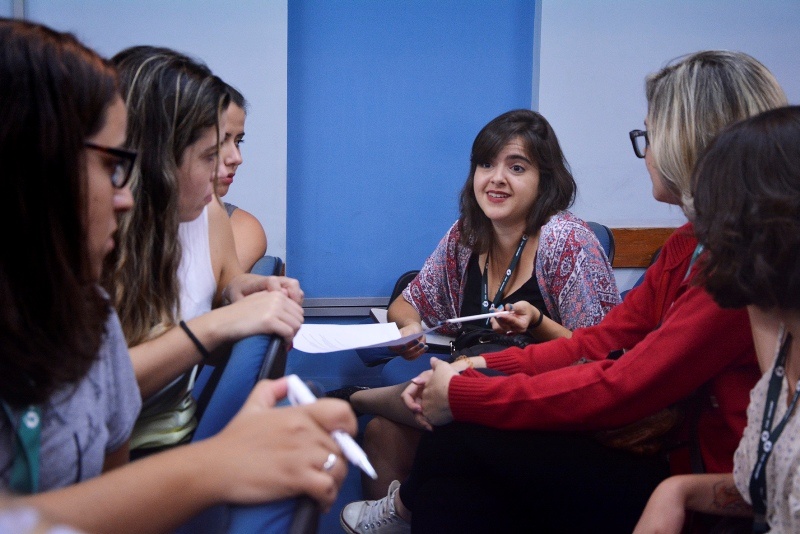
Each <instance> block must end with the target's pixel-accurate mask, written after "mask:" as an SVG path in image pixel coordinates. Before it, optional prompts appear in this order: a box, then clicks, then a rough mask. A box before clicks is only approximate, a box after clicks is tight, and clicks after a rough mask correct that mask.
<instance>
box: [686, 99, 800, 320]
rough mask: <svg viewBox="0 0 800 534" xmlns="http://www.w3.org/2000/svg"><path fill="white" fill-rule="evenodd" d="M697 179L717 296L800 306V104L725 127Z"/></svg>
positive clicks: (710, 281) (707, 265)
mask: <svg viewBox="0 0 800 534" xmlns="http://www.w3.org/2000/svg"><path fill="white" fill-rule="evenodd" d="M692 182H693V189H694V198H695V209H696V212H697V216H696V219H695V232H696V234H697V237H698V239H699V241H700V242H701V243H702V244H704V245H705V247H706V249H707V254H706V255H705V258H704V260H703V264H702V271H701V279H700V280H701V281H702V282H703V283H704V284H705V286H706V288H707V289H708V291H709V293H711V295H712V296H713V297H714V300H716V301H717V303H719V305H720V306H723V307H728V308H733V307H741V306H746V305H751V304H752V305H755V306H758V307H760V308H764V309H771V308H781V309H786V310H800V106H790V107H782V108H777V109H774V110H771V111H766V112H764V113H761V114H760V115H756V116H755V117H752V118H749V119H746V120H744V121H741V122H738V123H736V124H734V125H732V126H730V127H729V128H727V129H726V130H724V131H723V133H721V134H720V135H719V137H717V139H716V140H715V141H714V142H713V143H712V144H711V145H710V147H709V149H708V151H707V152H706V153H705V154H704V156H703V157H702V158H701V159H700V161H699V162H698V165H697V168H696V169H695V172H694V175H693V177H692Z"/></svg>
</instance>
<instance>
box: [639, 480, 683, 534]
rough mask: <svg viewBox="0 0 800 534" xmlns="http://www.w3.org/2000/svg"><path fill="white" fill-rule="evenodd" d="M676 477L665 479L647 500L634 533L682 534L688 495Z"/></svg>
mask: <svg viewBox="0 0 800 534" xmlns="http://www.w3.org/2000/svg"><path fill="white" fill-rule="evenodd" d="M678 482H679V481H678V479H677V478H676V477H671V478H668V479H666V480H664V481H663V482H662V483H661V484H659V485H658V487H657V488H656V489H655V491H654V492H653V494H652V495H651V496H650V500H648V501H647V506H645V509H644V512H642V516H641V517H640V518H639V522H638V523H637V524H636V529H635V530H634V531H633V532H634V534H668V533H674V534H680V532H682V531H683V523H684V521H685V520H686V508H685V507H686V499H687V497H686V495H684V492H683V491H682V489H681V486H680V484H679V483H678Z"/></svg>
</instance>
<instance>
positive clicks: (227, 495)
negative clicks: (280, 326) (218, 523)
mask: <svg viewBox="0 0 800 534" xmlns="http://www.w3.org/2000/svg"><path fill="white" fill-rule="evenodd" d="M286 391H287V386H286V380H285V379H279V380H275V381H269V380H264V381H262V382H260V383H259V384H257V385H256V387H255V389H254V390H253V392H252V393H251V394H250V397H249V398H248V399H247V401H246V402H245V404H244V406H243V407H242V409H241V410H240V411H239V413H238V414H237V415H236V416H235V417H234V418H233V419H232V420H231V422H230V423H228V425H227V426H226V427H225V428H224V429H223V430H222V431H221V432H220V433H219V434H218V435H216V436H214V437H212V438H209V439H207V440H204V441H201V442H199V443H197V447H202V448H203V451H204V454H205V455H206V456H205V461H204V462H203V469H202V471H203V472H204V473H205V475H206V476H207V477H208V483H209V484H213V485H214V487H215V490H217V491H218V492H219V493H218V494H217V498H218V499H219V502H234V503H238V504H254V503H263V502H271V501H276V500H279V499H285V498H288V497H296V496H299V495H303V494H306V495H309V496H310V497H312V498H313V499H314V500H316V501H317V502H319V504H320V506H321V507H322V509H323V510H326V511H327V510H328V509H329V508H330V507H331V505H332V504H333V503H334V501H335V500H336V495H337V493H338V491H339V488H340V487H341V484H342V481H343V480H344V478H345V476H346V475H347V460H346V459H345V458H344V457H343V456H342V452H341V450H340V449H339V446H338V445H337V444H336V442H335V441H334V440H333V438H331V436H330V433H331V431H333V430H343V431H345V432H347V433H348V434H351V435H355V432H356V430H357V423H356V419H355V415H353V411H352V410H351V409H350V406H349V405H348V404H347V403H346V402H344V401H341V400H338V399H320V400H319V401H318V402H315V403H313V404H309V405H305V406H297V407H283V408H275V407H274V406H275V403H276V402H277V401H278V400H280V399H282V398H283V397H285V396H286ZM331 454H333V455H335V456H334V457H333V458H335V460H333V463H332V466H330V468H327V469H326V468H325V467H324V466H325V464H326V462H327V463H330V462H329V458H330V455H331Z"/></svg>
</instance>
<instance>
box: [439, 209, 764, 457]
mask: <svg viewBox="0 0 800 534" xmlns="http://www.w3.org/2000/svg"><path fill="white" fill-rule="evenodd" d="M696 245H697V241H696V239H695V238H694V235H693V233H692V226H691V224H686V225H684V226H683V227H681V228H679V229H678V230H676V231H675V233H674V234H673V235H672V237H670V238H669V240H667V242H666V243H665V245H664V247H663V249H662V252H661V254H660V256H659V258H658V260H657V261H656V263H654V264H653V265H652V266H651V267H650V268H649V269H648V270H647V274H646V275H645V279H644V281H643V282H642V284H641V285H640V286H639V287H637V288H635V289H633V290H631V292H630V293H629V294H628V295H627V297H626V298H625V300H624V301H623V303H622V304H620V305H618V306H617V307H615V308H614V309H612V310H611V311H610V312H609V314H608V315H606V317H605V319H603V321H602V322H601V323H600V324H598V325H596V326H593V327H589V328H583V329H579V330H576V331H575V332H574V333H573V336H572V338H571V339H557V340H554V341H550V342H548V343H543V344H539V345H531V346H529V347H527V348H525V349H509V350H505V351H502V352H496V353H493V354H486V355H484V357H485V358H486V362H487V365H488V367H490V368H493V369H497V370H500V371H503V372H505V373H507V374H508V375H510V376H505V377H486V376H484V375H482V374H480V373H477V372H475V371H472V370H467V371H465V372H464V373H463V374H461V375H459V376H455V377H454V378H453V379H452V380H451V382H450V387H449V401H450V408H451V410H452V412H453V417H454V418H455V420H456V421H464V422H472V423H478V424H482V425H486V426H490V427H495V428H507V429H535V430H598V429H607V428H614V427H619V426H622V425H625V424H628V423H631V422H634V421H636V420H638V419H640V418H642V417H644V416H647V415H650V414H652V413H655V412H656V411H658V410H660V409H662V408H664V407H666V406H668V405H670V404H672V403H674V402H676V401H679V400H681V399H684V398H687V397H688V396H689V395H690V394H691V393H693V392H694V391H696V390H698V389H699V388H700V387H701V386H706V389H705V390H706V392H707V393H706V394H705V395H704V396H703V397H704V398H705V399H706V402H704V406H703V409H702V412H701V414H700V419H699V434H698V435H699V442H700V448H701V451H702V453H703V460H704V462H705V466H706V470H707V471H709V472H730V471H731V470H732V468H733V452H734V451H735V449H736V446H737V444H738V442H739V439H740V437H741V435H742V432H743V430H744V427H745V424H746V422H747V417H746V408H747V404H748V402H749V392H750V389H752V388H753V386H755V383H756V381H757V380H758V378H759V376H760V371H759V369H758V364H757V362H756V357H755V349H754V348H753V340H752V336H751V332H750V323H749V320H748V317H747V312H746V311H745V310H744V309H737V310H725V309H722V308H720V307H719V306H717V305H716V304H715V303H714V301H713V299H712V298H711V296H710V295H709V294H708V293H707V292H706V291H705V290H703V289H702V288H701V287H699V286H696V285H692V284H691V280H692V279H693V278H694V276H695V273H696V269H694V270H693V272H692V275H691V276H690V277H689V280H688V281H686V280H684V277H685V275H686V271H687V269H688V268H689V264H690V260H691V256H692V252H693V251H694V249H695V246H696ZM659 325H660V326H659ZM618 349H625V350H626V352H625V354H624V355H623V356H622V357H621V358H619V359H618V360H611V359H607V356H608V354H609V353H610V352H612V351H616V350H618ZM580 358H586V359H589V360H592V361H591V362H589V363H586V364H583V365H572V364H573V363H575V362H576V361H577V360H578V359H580ZM709 401H710V402H709ZM684 432H687V429H686V428H685V429H684ZM684 452H685V453H686V455H685V457H684V458H681V454H680V453H679V454H675V455H673V457H672V458H671V460H672V468H673V472H675V473H681V472H689V465H688V450H684Z"/></svg>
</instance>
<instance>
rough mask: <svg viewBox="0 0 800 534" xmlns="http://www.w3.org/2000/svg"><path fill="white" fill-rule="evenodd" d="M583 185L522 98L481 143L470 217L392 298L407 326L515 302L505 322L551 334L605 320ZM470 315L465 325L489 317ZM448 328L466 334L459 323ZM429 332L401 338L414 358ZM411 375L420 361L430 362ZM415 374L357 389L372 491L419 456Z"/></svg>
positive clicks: (473, 160) (605, 265)
mask: <svg viewBox="0 0 800 534" xmlns="http://www.w3.org/2000/svg"><path fill="white" fill-rule="evenodd" d="M576 191H577V186H576V184H575V179H574V178H573V176H572V173H571V172H570V170H569V165H568V164H567V160H566V158H565V157H564V154H563V151H562V150H561V145H560V143H559V142H558V137H557V136H556V133H555V131H554V130H553V128H552V126H551V125H550V123H549V122H548V121H547V119H545V118H544V117H543V116H542V115H541V114H540V113H537V112H535V111H531V110H529V109H515V110H511V111H508V112H506V113H503V114H502V115H499V116H498V117H495V118H494V119H492V120H491V121H489V123H488V124H486V125H485V126H484V127H483V128H482V129H481V130H480V132H478V135H477V136H476V137H475V140H474V142H473V144H472V151H471V157H470V165H469V173H468V174H467V179H466V180H465V183H464V186H463V188H462V189H461V196H460V199H459V200H460V217H459V219H458V220H457V221H456V222H455V223H454V224H453V225H452V226H451V227H450V229H449V230H448V231H447V233H446V234H445V236H444V237H443V238H442V239H441V241H440V242H439V245H438V246H437V247H436V249H435V250H434V251H433V253H432V254H431V255H430V257H428V259H427V260H426V261H425V264H424V265H423V266H422V270H421V271H420V272H419V274H418V275H417V276H416V277H415V278H414V279H413V280H412V281H411V283H409V284H408V286H407V287H406V288H405V289H404V291H403V293H402V295H400V296H398V297H397V298H396V299H395V300H394V302H392V303H391V305H390V306H389V310H388V318H389V320H390V321H394V322H396V323H397V326H398V327H400V333H401V334H402V335H403V336H405V335H409V334H413V333H419V332H422V330H423V323H424V324H428V325H433V324H436V323H438V322H439V321H442V320H446V319H452V318H454V317H465V316H468V315H476V314H479V313H483V312H487V311H489V310H490V307H495V308H497V309H501V310H502V309H503V308H504V307H505V308H506V309H507V310H510V311H512V313H511V314H510V315H508V316H506V317H498V318H494V319H492V322H491V326H492V327H493V328H494V330H496V331H498V332H501V333H506V334H511V333H513V334H520V335H523V336H525V337H526V338H528V339H530V340H536V341H546V340H550V339H555V338H557V337H569V336H570V335H572V331H573V330H575V329H576V328H583V327H586V326H591V325H594V324H597V323H599V322H600V320H601V319H602V318H603V317H604V316H605V314H606V313H608V311H609V310H610V309H611V308H612V307H614V306H615V305H616V304H618V303H619V301H620V298H619V291H617V285H616V282H615V281H614V273H613V271H612V269H611V264H610V262H609V261H608V258H607V257H606V255H605V253H604V251H603V249H602V247H601V246H600V243H599V242H598V240H597V237H596V236H595V234H594V233H593V232H592V230H591V229H590V228H589V226H588V225H587V224H586V223H585V222H584V221H582V220H581V219H579V218H578V217H576V216H575V215H573V214H572V213H570V212H569V211H567V209H568V208H569V207H570V206H571V204H572V201H573V200H574V198H575V194H576ZM474 323H478V324H477V325H473V324H469V323H467V324H464V325H461V326H462V328H464V329H469V328H474V327H475V326H478V327H484V326H487V324H486V321H475V322H474ZM439 332H441V333H444V334H451V335H453V334H456V333H457V332H458V325H445V326H444V327H442V329H441V330H439ZM426 349H427V346H426V345H425V343H424V337H422V338H420V340H419V341H412V342H410V343H408V344H407V345H405V346H402V347H398V348H397V350H398V352H400V354H401V355H402V356H403V357H404V358H406V359H408V360H413V359H414V358H418V357H419V356H420V355H421V354H423V353H424V352H425V350H426ZM407 367H410V368H411V369H416V372H415V373H413V374H412V373H409V375H408V378H411V377H413V376H414V375H415V374H416V373H418V372H419V370H420V369H419V367H414V366H410V365H409V366H407ZM407 385H408V381H406V382H405V383H401V384H396V385H393V386H388V387H384V388H376V389H369V390H364V391H357V392H355V393H354V394H352V396H351V397H350V399H349V400H350V402H351V404H352V405H353V407H354V408H355V409H356V410H357V411H359V412H362V413H370V414H375V415H376V417H374V418H373V419H372V420H371V421H370V422H369V424H368V425H367V428H366V430H365V433H364V447H365V450H366V451H367V454H369V456H370V458H371V459H372V461H373V465H375V469H376V471H377V472H378V479H377V480H375V481H373V480H371V479H368V478H367V477H363V485H364V491H365V494H366V495H367V496H368V497H378V496H380V495H385V494H386V491H387V489H388V488H389V485H390V484H391V482H392V480H394V479H397V478H403V477H404V476H405V475H406V474H407V473H408V470H409V468H410V465H411V462H412V461H413V453H414V450H415V449H416V445H417V442H418V441H419V437H420V430H421V427H420V426H419V425H418V424H417V423H416V421H415V420H414V417H413V414H412V413H411V412H409V411H408V410H407V409H406V408H405V406H404V405H403V402H402V400H401V398H400V394H401V393H402V392H403V390H404V389H405V387H406V386H407Z"/></svg>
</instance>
